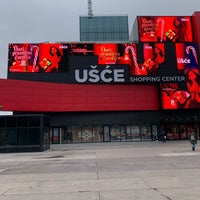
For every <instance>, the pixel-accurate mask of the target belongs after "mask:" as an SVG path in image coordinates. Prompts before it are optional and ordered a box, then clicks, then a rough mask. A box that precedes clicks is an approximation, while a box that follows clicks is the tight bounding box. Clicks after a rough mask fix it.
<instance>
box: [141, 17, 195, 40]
mask: <svg viewBox="0 0 200 200" xmlns="http://www.w3.org/2000/svg"><path fill="white" fill-rule="evenodd" d="M137 20H138V32H139V41H140V42H193V34H192V26H191V17H190V16H139V17H137Z"/></svg>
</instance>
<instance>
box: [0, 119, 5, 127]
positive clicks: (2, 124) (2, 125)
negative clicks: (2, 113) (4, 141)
mask: <svg viewBox="0 0 200 200" xmlns="http://www.w3.org/2000/svg"><path fill="white" fill-rule="evenodd" d="M5 121H6V119H5V117H0V127H2V128H3V127H5Z"/></svg>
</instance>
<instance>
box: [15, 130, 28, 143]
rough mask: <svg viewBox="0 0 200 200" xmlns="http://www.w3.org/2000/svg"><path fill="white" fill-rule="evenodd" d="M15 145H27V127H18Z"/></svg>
mask: <svg viewBox="0 0 200 200" xmlns="http://www.w3.org/2000/svg"><path fill="white" fill-rule="evenodd" d="M17 145H28V128H18V138H17Z"/></svg>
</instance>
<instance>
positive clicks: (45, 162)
mask: <svg viewBox="0 0 200 200" xmlns="http://www.w3.org/2000/svg"><path fill="white" fill-rule="evenodd" d="M199 188H200V144H199V147H198V145H197V149H196V151H195V152H193V151H192V150H191V147H190V143H189V142H188V141H167V142H166V143H162V142H123V143H122V142H121V143H120V142H119V143H117V142H116V143H101V144H100V143H98V144H65V145H64V144H62V145H51V149H50V150H48V151H45V152H36V153H7V154H6V153H3V154H0V200H199V199H200V192H199Z"/></svg>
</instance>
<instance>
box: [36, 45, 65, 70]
mask: <svg viewBox="0 0 200 200" xmlns="http://www.w3.org/2000/svg"><path fill="white" fill-rule="evenodd" d="M60 47H61V44H41V45H40V54H39V55H40V56H39V61H38V67H39V69H40V71H44V72H58V67H59V63H60V61H61V59H62V56H63V52H62V49H61V48H60Z"/></svg>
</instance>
